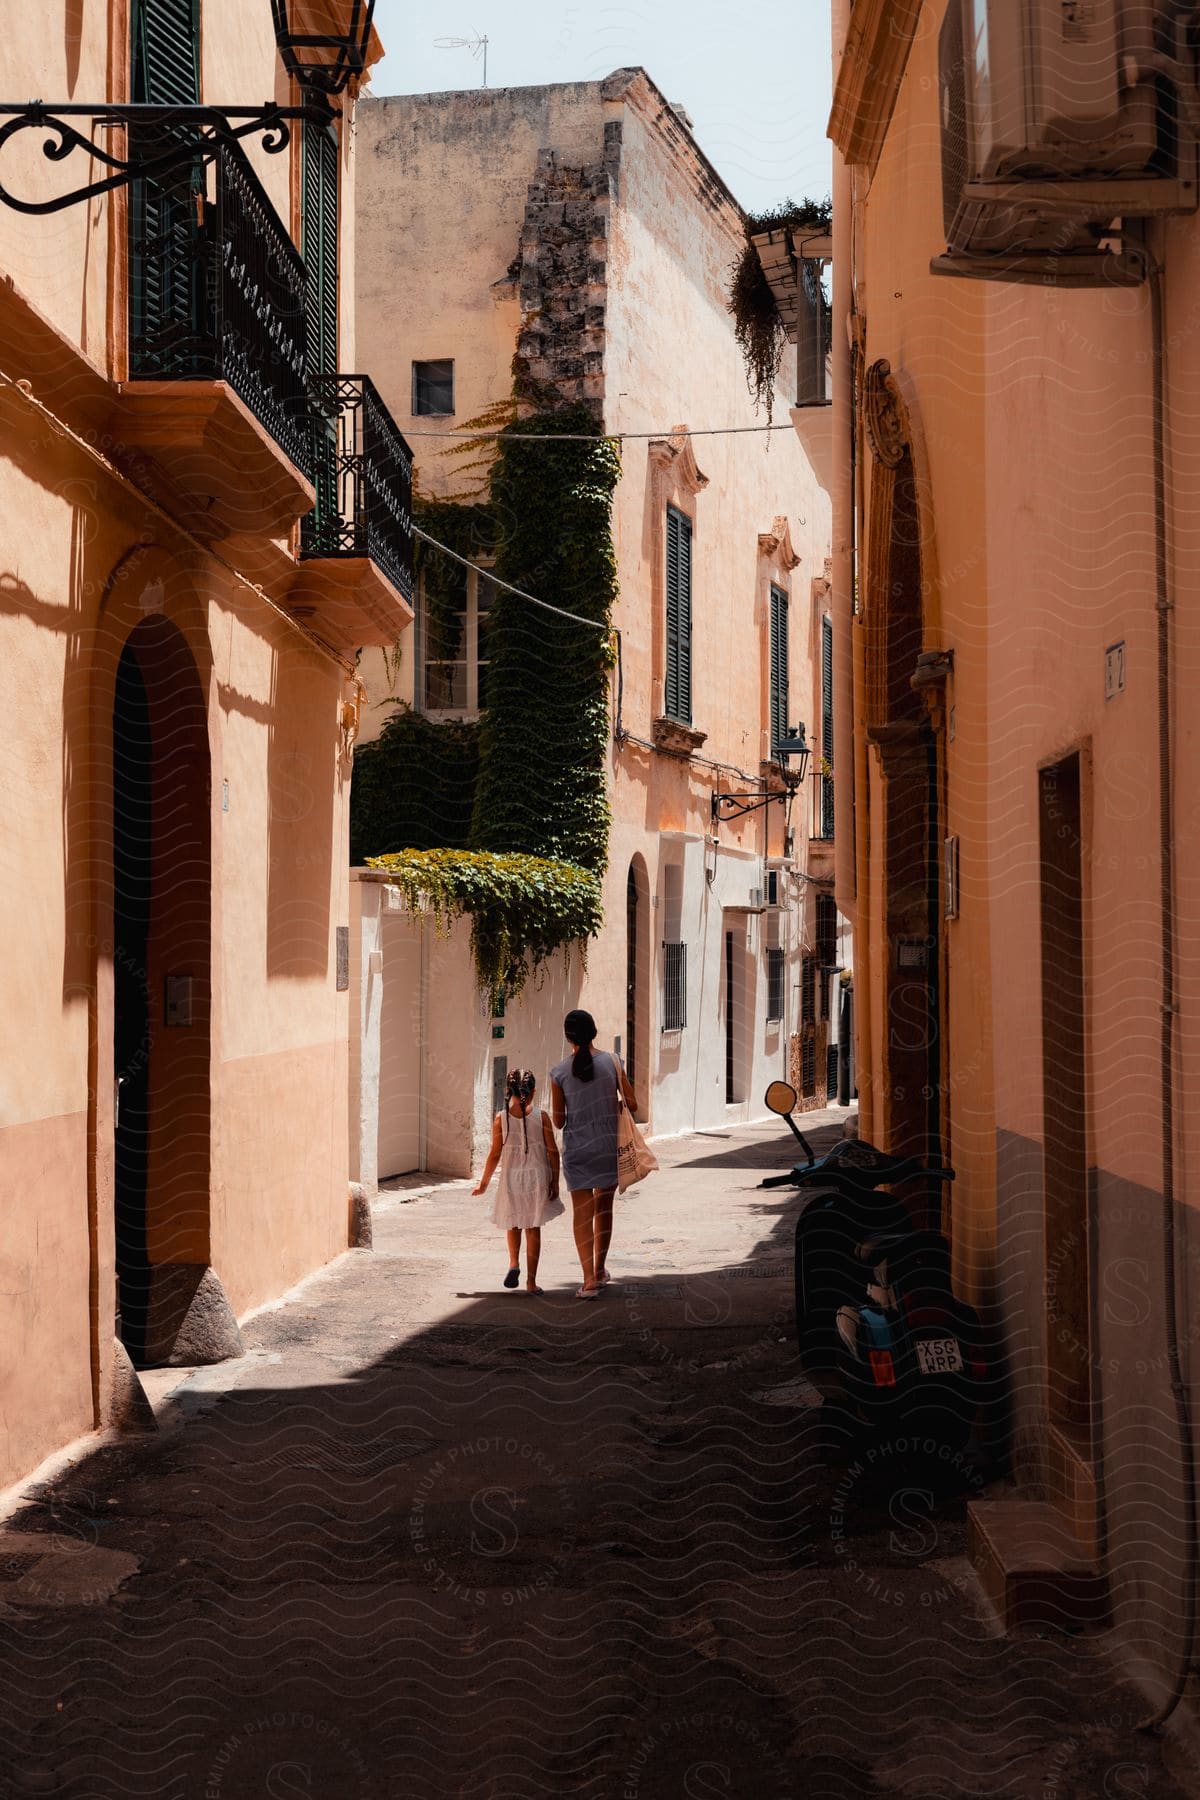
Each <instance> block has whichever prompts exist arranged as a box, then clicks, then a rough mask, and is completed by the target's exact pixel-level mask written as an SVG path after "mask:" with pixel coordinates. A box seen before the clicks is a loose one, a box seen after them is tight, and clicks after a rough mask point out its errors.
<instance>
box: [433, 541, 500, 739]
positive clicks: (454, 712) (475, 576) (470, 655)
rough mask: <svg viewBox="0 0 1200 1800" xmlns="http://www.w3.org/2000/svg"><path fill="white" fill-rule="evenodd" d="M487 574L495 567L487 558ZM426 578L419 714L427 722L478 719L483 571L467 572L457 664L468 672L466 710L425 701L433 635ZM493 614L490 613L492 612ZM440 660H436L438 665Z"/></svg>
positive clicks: (484, 566)
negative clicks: (429, 653) (430, 638)
mask: <svg viewBox="0 0 1200 1800" xmlns="http://www.w3.org/2000/svg"><path fill="white" fill-rule="evenodd" d="M479 561H480V565H481V567H482V568H483V570H484V571H485V572H486V571H487V570H488V569H490V568H491V567H492V566H493V565H492V563H491V562H490V561H488V559H487V558H486V557H481V558H480V559H479ZM424 589H425V578H424V576H422V577H421V595H420V602H421V605H420V618H421V654H420V659H419V661H420V666H419V668H418V670H417V693H418V695H419V696H420V700H419V704H418V707H417V711H418V712H422V713H424V714H425V717H426V718H427V719H477V718H478V717H479V714H480V710H481V709H480V705H479V570H477V569H468V570H467V606H466V615H465V617H464V620H463V636H462V643H461V645H460V646H459V654H458V656H457V657H456V658H455V662H456V663H465V664H466V671H467V696H466V703H465V705H463V706H428V705H427V704H426V701H425V671H426V668H427V667H428V661H429V659H428V654H427V653H428V649H429V631H428V615H427V613H426V611H425V591H424ZM495 593H496V590H495V589H493V595H492V605H493V606H494V605H495V603H496V600H495ZM489 610H490V609H489ZM439 660H440V659H435V664H436V662H437V661H439Z"/></svg>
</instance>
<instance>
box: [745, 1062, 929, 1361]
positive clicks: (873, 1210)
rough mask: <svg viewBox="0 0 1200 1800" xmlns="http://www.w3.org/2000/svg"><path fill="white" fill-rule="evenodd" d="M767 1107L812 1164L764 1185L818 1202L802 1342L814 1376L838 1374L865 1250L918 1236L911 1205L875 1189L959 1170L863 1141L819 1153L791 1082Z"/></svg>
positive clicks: (804, 1235)
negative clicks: (844, 1320)
mask: <svg viewBox="0 0 1200 1800" xmlns="http://www.w3.org/2000/svg"><path fill="white" fill-rule="evenodd" d="M765 1098H766V1104H767V1106H768V1107H769V1108H770V1110H771V1111H772V1112H773V1113H777V1114H778V1115H779V1117H780V1118H782V1119H785V1120H786V1121H787V1124H788V1128H789V1130H790V1131H791V1133H792V1135H793V1137H794V1138H795V1139H796V1141H797V1142H798V1143H799V1145H800V1147H801V1149H802V1150H803V1151H804V1154H805V1157H806V1159H807V1160H806V1161H805V1162H803V1163H796V1164H795V1165H794V1166H793V1168H792V1169H791V1170H790V1171H789V1173H788V1174H786V1175H771V1176H768V1177H767V1179H766V1180H765V1181H763V1182H762V1183H761V1184H760V1185H761V1186H762V1187H764V1188H777V1187H796V1188H803V1189H807V1190H810V1191H811V1192H812V1194H813V1198H812V1199H811V1200H810V1201H809V1204H808V1205H807V1206H806V1207H805V1209H804V1211H803V1212H802V1213H801V1215H800V1218H799V1220H798V1222H797V1225H796V1342H797V1345H798V1348H799V1350H800V1355H801V1357H802V1358H803V1360H804V1364H805V1367H806V1368H807V1369H809V1370H810V1372H811V1373H812V1374H813V1376H814V1378H816V1377H817V1376H819V1375H822V1374H824V1373H826V1372H830V1373H836V1371H837V1368H838V1359H839V1354H840V1344H841V1339H840V1337H839V1334H838V1329H837V1315H838V1309H839V1307H842V1306H846V1305H850V1306H853V1305H857V1304H858V1302H859V1301H861V1300H862V1299H863V1297H864V1295H865V1292H866V1287H867V1282H868V1279H869V1274H870V1264H869V1263H868V1262H865V1261H864V1260H863V1258H862V1257H861V1256H860V1254H859V1252H860V1248H861V1247H862V1246H864V1245H868V1244H873V1243H876V1242H878V1241H879V1240H881V1239H889V1240H891V1239H898V1238H903V1237H907V1236H909V1235H910V1234H911V1233H912V1230H913V1222H912V1216H911V1214H910V1213H909V1211H908V1208H907V1207H906V1206H905V1205H904V1204H903V1202H902V1201H900V1200H898V1199H896V1197H895V1195H893V1194H881V1193H879V1192H878V1191H877V1190H878V1189H879V1188H881V1187H883V1186H884V1185H885V1184H890V1183H892V1182H898V1181H905V1180H908V1179H909V1178H910V1177H912V1176H914V1175H921V1174H925V1175H928V1176H929V1178H930V1179H931V1180H934V1181H939V1182H940V1181H953V1180H954V1170H953V1169H945V1168H936V1169H927V1168H926V1166H925V1164H924V1163H923V1162H921V1161H920V1159H919V1158H917V1157H897V1156H887V1155H885V1153H884V1152H883V1151H882V1150H879V1149H877V1148H876V1147H875V1145H874V1144H869V1143H867V1142H866V1140H865V1139H863V1138H858V1137H849V1136H848V1137H844V1138H843V1139H842V1141H841V1142H840V1143H838V1144H835V1145H834V1146H833V1148H832V1150H830V1151H829V1152H828V1154H827V1155H825V1156H820V1157H818V1156H816V1155H814V1153H813V1149H812V1146H811V1145H810V1144H809V1142H808V1139H807V1138H806V1137H805V1136H804V1133H803V1132H802V1131H801V1130H800V1127H799V1126H798V1125H797V1123H796V1120H795V1118H794V1116H793V1115H794V1112H795V1108H796V1102H797V1099H798V1096H797V1093H796V1090H795V1088H794V1087H791V1086H789V1084H788V1083H787V1082H786V1081H773V1082H772V1083H771V1085H770V1087H769V1088H768V1089H767V1092H766V1096H765Z"/></svg>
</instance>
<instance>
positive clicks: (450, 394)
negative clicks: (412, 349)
mask: <svg viewBox="0 0 1200 1800" xmlns="http://www.w3.org/2000/svg"><path fill="white" fill-rule="evenodd" d="M412 371H413V379H412V409H413V414H414V416H415V417H425V418H430V417H433V418H436V417H442V418H446V417H448V416H449V415H450V414H451V413H453V411H454V358H453V357H446V358H445V359H444V361H442V362H415V363H414V364H413V366H412Z"/></svg>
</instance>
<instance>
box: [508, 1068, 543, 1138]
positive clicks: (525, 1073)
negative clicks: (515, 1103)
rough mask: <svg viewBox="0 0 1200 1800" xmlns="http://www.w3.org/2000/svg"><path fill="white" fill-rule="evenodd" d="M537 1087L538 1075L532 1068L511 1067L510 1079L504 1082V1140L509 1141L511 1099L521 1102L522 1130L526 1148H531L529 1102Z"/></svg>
mask: <svg viewBox="0 0 1200 1800" xmlns="http://www.w3.org/2000/svg"><path fill="white" fill-rule="evenodd" d="M536 1087H537V1077H536V1076H535V1075H534V1072H533V1070H532V1069H510V1070H509V1071H508V1079H507V1080H506V1081H505V1083H504V1141H505V1143H507V1142H508V1133H509V1121H510V1119H511V1118H512V1114H511V1113H510V1112H509V1110H508V1104H509V1101H510V1100H519V1101H520V1102H521V1130H522V1132H523V1133H524V1137H525V1148H526V1149H527V1150H528V1148H529V1117H528V1115H529V1102H530V1101H531V1100H532V1099H533V1092H534V1089H535V1088H536Z"/></svg>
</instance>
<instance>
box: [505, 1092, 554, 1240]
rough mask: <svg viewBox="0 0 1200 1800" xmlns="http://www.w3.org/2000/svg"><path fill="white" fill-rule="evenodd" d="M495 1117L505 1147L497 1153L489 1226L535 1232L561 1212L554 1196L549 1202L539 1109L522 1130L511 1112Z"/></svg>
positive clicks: (529, 1115) (533, 1110)
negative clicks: (517, 1227)
mask: <svg viewBox="0 0 1200 1800" xmlns="http://www.w3.org/2000/svg"><path fill="white" fill-rule="evenodd" d="M496 1117H497V1118H498V1119H499V1121H500V1130H501V1132H502V1133H503V1134H504V1148H503V1149H502V1150H501V1152H500V1172H499V1180H498V1181H497V1183H496V1198H495V1200H494V1201H493V1203H492V1224H493V1225H499V1226H500V1227H501V1229H502V1230H505V1231H511V1230H512V1229H513V1227H514V1226H519V1227H520V1228H521V1229H522V1230H523V1231H531V1230H536V1229H537V1227H538V1226H540V1225H543V1224H544V1223H545V1221H546V1220H547V1219H556V1218H557V1217H558V1215H559V1213H561V1212H562V1211H563V1203H562V1201H561V1200H560V1199H559V1198H558V1197H557V1195H556V1196H555V1198H554V1199H553V1200H551V1199H550V1158H549V1157H548V1156H547V1154H546V1140H545V1138H544V1137H543V1136H542V1114H541V1108H540V1107H537V1106H535V1107H532V1108H531V1109H530V1111H529V1112H528V1113H526V1115H525V1122H524V1123H525V1128H524V1130H522V1125H521V1120H520V1119H519V1118H517V1119H514V1117H513V1116H512V1114H511V1113H510V1112H502V1113H497V1114H496Z"/></svg>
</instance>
